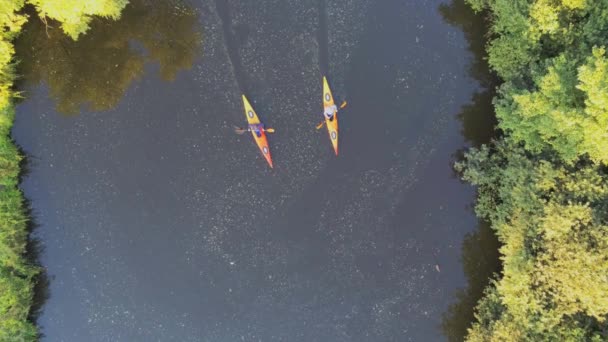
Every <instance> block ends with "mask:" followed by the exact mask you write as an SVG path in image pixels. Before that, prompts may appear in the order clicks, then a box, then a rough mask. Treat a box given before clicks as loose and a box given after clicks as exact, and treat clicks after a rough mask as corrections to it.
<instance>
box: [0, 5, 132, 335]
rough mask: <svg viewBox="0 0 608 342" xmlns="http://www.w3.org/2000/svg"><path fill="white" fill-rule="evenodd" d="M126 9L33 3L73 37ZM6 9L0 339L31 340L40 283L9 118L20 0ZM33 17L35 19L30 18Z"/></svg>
mask: <svg viewBox="0 0 608 342" xmlns="http://www.w3.org/2000/svg"><path fill="white" fill-rule="evenodd" d="M125 5H126V1H125V0H114V1H112V2H109V3H107V4H105V5H104V6H100V7H98V8H95V10H94V11H93V12H91V10H90V9H89V8H84V7H81V8H78V5H74V8H70V10H71V11H72V12H75V13H76V14H77V15H71V16H69V17H65V16H64V13H65V12H66V11H67V10H68V9H67V8H64V7H61V6H56V5H55V4H54V3H53V2H45V1H39V2H37V3H36V5H35V6H36V7H35V9H36V11H37V12H38V13H39V14H40V15H41V18H42V21H43V22H44V23H45V24H46V23H47V19H48V20H51V19H56V20H59V21H60V22H61V25H62V29H63V31H64V32H65V33H66V34H68V35H69V36H71V37H72V38H73V39H77V38H78V36H79V35H80V34H82V33H84V32H85V31H86V30H87V29H88V23H89V21H90V20H91V18H92V17H91V16H92V15H96V14H99V15H102V16H105V17H110V18H117V17H118V16H119V15H120V11H121V10H122V8H123V7H124V6H125ZM2 6H3V9H5V10H6V12H5V13H3V14H4V15H3V16H2V17H1V18H0V27H1V28H2V30H1V31H0V340H1V341H35V340H37V339H38V337H39V333H38V329H37V328H36V326H35V324H34V322H33V320H34V319H33V314H34V312H33V311H34V309H33V306H34V297H35V293H34V292H35V286H36V284H37V283H38V282H40V281H41V280H42V279H41V278H40V276H41V274H42V273H41V272H40V268H39V267H37V266H36V265H35V263H36V261H35V260H33V259H35V257H33V256H32V255H34V254H35V252H34V251H33V250H34V249H35V248H34V247H33V245H34V243H33V242H32V241H31V240H30V238H29V235H30V233H31V231H30V230H31V226H32V225H31V217H29V214H28V209H27V204H26V201H25V198H24V196H23V193H22V192H21V190H20V188H19V183H20V178H21V175H22V173H23V172H24V171H23V163H24V156H23V155H22V154H21V153H20V151H19V148H18V147H17V146H16V145H15V143H14V142H13V139H12V138H11V128H12V126H13V121H14V119H15V107H14V101H15V99H17V98H19V97H20V94H19V93H17V92H15V90H14V85H13V83H14V82H15V80H16V79H17V76H16V72H15V65H16V63H17V62H16V59H15V49H14V46H13V41H14V39H15V38H16V37H17V35H19V33H20V32H21V28H22V26H23V24H24V23H25V22H26V21H27V18H28V16H27V15H25V14H23V13H22V10H23V6H24V3H23V1H3V2H2ZM36 19H38V18H36Z"/></svg>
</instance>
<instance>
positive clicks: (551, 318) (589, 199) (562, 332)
mask: <svg viewBox="0 0 608 342" xmlns="http://www.w3.org/2000/svg"><path fill="white" fill-rule="evenodd" d="M457 168H458V169H459V170H460V171H462V172H463V177H464V179H465V180H467V181H469V182H471V183H472V184H474V185H476V186H478V189H479V200H478V203H477V206H476V211H477V213H478V215H479V216H480V217H482V218H485V219H488V220H490V221H491V222H492V225H493V228H494V229H495V230H496V232H497V234H498V237H499V239H500V241H501V242H502V244H503V245H502V247H501V248H500V252H501V254H502V261H503V269H504V271H503V277H502V279H501V280H500V281H499V282H498V283H496V285H495V287H496V289H495V293H496V296H498V298H499V299H495V300H494V302H496V303H497V304H496V305H492V306H493V307H498V306H500V307H503V309H502V312H503V314H502V315H498V317H499V318H498V321H499V322H498V323H500V324H498V325H496V324H497V322H495V320H488V319H487V318H485V317H481V318H482V319H479V322H480V323H478V324H476V325H475V327H474V329H473V332H474V333H472V335H470V337H471V336H475V335H476V334H478V335H479V334H481V335H480V336H487V335H491V336H493V337H494V338H498V337H499V336H503V334H504V335H505V336H506V335H508V334H512V331H518V332H520V333H522V332H523V333H525V335H523V336H522V337H525V339H531V340H567V339H566V337H567V336H570V335H569V334H570V333H572V329H575V328H576V327H579V328H582V327H586V330H581V331H580V334H582V335H581V336H584V337H585V338H592V337H594V336H595V338H600V337H602V338H604V339H605V338H606V337H608V335H606V334H608V330H607V328H608V325H607V324H606V323H607V322H606V318H608V316H607V314H608V297H607V296H606V295H605V294H606V293H608V277H606V274H608V258H607V257H608V227H607V224H608V222H607V220H608V217H606V215H605V214H604V213H605V211H606V208H608V174H607V173H606V172H605V170H604V168H603V166H598V165H596V164H594V163H592V162H590V161H586V162H585V161H580V162H579V163H578V164H577V165H576V166H572V165H568V164H563V163H561V162H560V161H559V160H554V159H551V158H546V157H541V156H538V155H530V154H528V153H527V152H526V151H525V149H523V148H522V147H521V146H519V145H517V143H514V142H513V141H512V140H510V139H507V140H503V141H500V142H497V143H496V144H495V146H494V150H491V149H490V148H488V147H487V146H484V147H482V148H480V149H472V150H471V151H469V153H468V155H467V157H466V161H465V162H464V163H461V164H457ZM488 303H489V302H488ZM488 303H485V304H483V305H490V304H488ZM498 304H499V305H498ZM484 310H486V311H487V308H486V309H484ZM486 311H483V310H480V308H478V318H480V315H482V314H483V313H484V312H486ZM499 311H501V310H494V311H492V312H499ZM488 312H489V311H488ZM484 321H488V322H489V323H487V326H484V325H483V324H481V323H482V322H484ZM563 327H568V329H560V328H563ZM498 328H500V329H506V330H505V331H507V332H508V334H507V333H506V332H505V331H503V330H495V329H498ZM579 328H576V329H579ZM576 329H575V330H576ZM484 330H485V331H484ZM487 330H491V334H489V333H488V331H487ZM577 331H578V330H577ZM577 334H578V333H577ZM514 336H517V335H514ZM472 340H475V339H472ZM481 340H484V339H481ZM498 340H500V338H498ZM515 340H519V339H515Z"/></svg>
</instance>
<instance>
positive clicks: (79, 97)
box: [15, 0, 201, 114]
mask: <svg viewBox="0 0 608 342" xmlns="http://www.w3.org/2000/svg"><path fill="white" fill-rule="evenodd" d="M29 15H30V16H31V17H33V18H35V17H36V13H35V12H34V11H33V10H32V8H29ZM198 27H199V24H198V13H197V12H196V11H195V10H193V9H192V8H190V7H189V5H187V4H186V3H185V2H182V1H178V2H175V1H168V0H162V1H147V0H131V1H129V4H128V5H127V7H126V8H125V9H124V11H123V13H122V16H121V18H120V19H119V20H117V21H112V20H106V19H100V18H95V19H94V20H93V21H92V22H91V24H90V30H89V31H87V33H86V34H84V35H81V36H80V38H79V39H78V40H77V41H74V40H72V39H71V38H69V37H68V36H67V35H65V34H64V33H63V32H62V31H61V28H60V25H59V24H58V23H56V22H51V23H49V26H48V27H46V26H45V25H44V23H43V22H42V21H41V20H39V19H31V20H29V21H28V22H27V23H26V25H25V27H24V30H23V33H22V34H21V35H20V36H19V38H18V39H17V41H16V44H15V48H16V55H17V57H18V59H19V64H18V72H19V74H20V75H22V77H21V80H20V81H19V82H18V83H17V88H18V89H20V90H22V91H23V90H24V89H27V88H28V87H31V86H36V85H39V84H45V85H46V86H47V87H48V89H49V93H50V96H51V98H52V99H53V100H54V102H55V103H56V109H57V111H58V112H60V113H64V114H77V113H79V112H80V111H81V110H82V109H86V110H91V111H105V110H110V109H112V108H114V107H115V106H116V105H117V104H118V102H119V101H120V100H121V99H122V97H123V95H124V93H125V91H126V90H127V89H128V88H129V86H130V85H131V83H133V82H134V81H135V80H137V79H140V78H141V77H142V76H143V74H144V72H145V68H144V66H145V64H146V63H148V62H154V63H158V65H159V73H160V76H161V78H162V79H163V80H166V81H171V80H173V79H175V77H176V75H177V73H178V72H179V71H181V70H186V69H189V68H191V67H192V65H193V63H194V60H195V59H196V57H197V56H198V54H199V50H200V46H201V33H200V32H199V30H198ZM25 97H27V91H25Z"/></svg>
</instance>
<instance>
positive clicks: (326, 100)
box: [323, 76, 338, 155]
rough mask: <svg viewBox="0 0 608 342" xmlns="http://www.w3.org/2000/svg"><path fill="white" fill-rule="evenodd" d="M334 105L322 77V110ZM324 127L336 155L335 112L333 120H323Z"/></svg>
mask: <svg viewBox="0 0 608 342" xmlns="http://www.w3.org/2000/svg"><path fill="white" fill-rule="evenodd" d="M333 105H335V103H334V97H333V95H332V94H331V89H329V84H328V83H327V78H325V76H323V110H324V111H325V108H327V107H331V106H333ZM325 126H327V131H328V132H329V140H330V141H331V144H332V146H333V147H334V152H336V155H338V113H337V112H336V113H335V114H334V115H333V119H332V120H329V119H328V118H325Z"/></svg>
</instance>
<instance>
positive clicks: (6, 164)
mask: <svg viewBox="0 0 608 342" xmlns="http://www.w3.org/2000/svg"><path fill="white" fill-rule="evenodd" d="M24 20H25V19H24V18H22V17H20V16H17V15H15V16H13V17H10V18H8V19H4V21H3V22H1V23H0V26H2V27H3V30H2V33H0V340H2V341H16V340H20V341H31V340H35V339H36V338H37V336H38V332H37V329H36V327H35V326H34V324H33V322H32V321H31V320H30V319H28V317H29V316H30V311H31V307H32V303H33V298H34V285H35V281H36V275H37V274H39V269H38V268H37V267H36V266H34V265H32V263H31V262H30V261H28V259H27V257H26V252H27V245H28V235H29V232H28V221H29V218H28V217H27V215H26V206H25V200H24V197H23V194H22V193H21V190H20V189H19V176H20V172H21V168H20V165H21V163H22V161H23V156H22V155H21V154H20V153H19V150H18V148H17V146H15V144H14V143H13V141H12V138H11V136H10V133H11V127H12V125H13V120H14V117H15V109H14V105H13V101H14V99H15V98H16V97H17V96H18V94H15V92H14V91H13V89H12V88H13V82H14V81H15V78H16V77H15V69H14V66H15V65H14V63H15V62H14V59H13V56H14V48H13V44H12V40H13V39H14V38H15V36H16V35H17V34H18V32H19V30H20V23H22V22H23V21H24ZM7 28H8V29H7Z"/></svg>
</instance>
